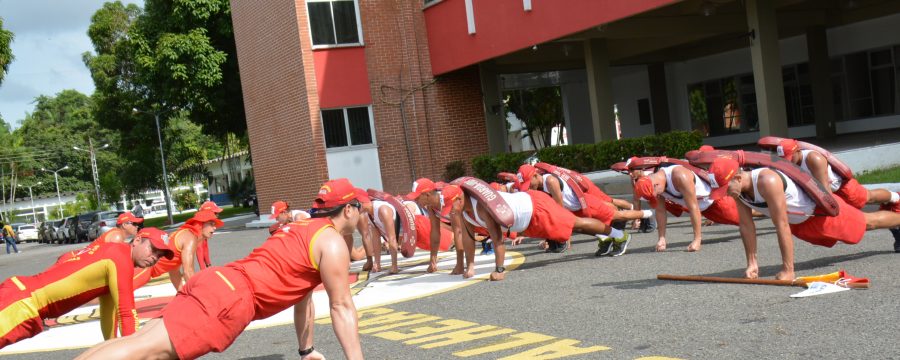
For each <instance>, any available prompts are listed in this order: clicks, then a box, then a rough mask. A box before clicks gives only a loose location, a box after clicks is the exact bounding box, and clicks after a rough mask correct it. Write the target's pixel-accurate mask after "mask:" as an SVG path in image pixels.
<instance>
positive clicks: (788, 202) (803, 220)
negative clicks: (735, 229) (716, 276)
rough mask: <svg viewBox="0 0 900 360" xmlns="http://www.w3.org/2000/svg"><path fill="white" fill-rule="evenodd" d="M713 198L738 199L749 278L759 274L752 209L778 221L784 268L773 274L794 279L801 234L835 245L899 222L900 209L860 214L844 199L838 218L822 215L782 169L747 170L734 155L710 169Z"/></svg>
mask: <svg viewBox="0 0 900 360" xmlns="http://www.w3.org/2000/svg"><path fill="white" fill-rule="evenodd" d="M709 177H710V179H709V180H710V181H709V182H710V186H711V187H712V189H713V190H712V192H711V193H710V198H711V199H713V200H718V199H720V198H722V197H723V196H725V195H726V194H727V195H729V196H731V197H733V198H735V199H737V200H738V201H737V208H738V215H739V217H740V232H741V238H742V239H743V241H744V252H745V253H746V256H747V270H746V272H745V275H746V277H748V278H751V279H754V278H757V277H758V276H759V265H758V263H757V259H756V225H755V224H754V223H753V215H752V213H751V211H750V210H751V209H754V210H757V211H759V212H761V213H763V214H765V215H767V216H769V217H770V218H772V222H773V223H774V224H775V232H776V233H777V236H778V246H779V248H780V249H781V262H782V266H781V271H779V272H778V273H777V274H776V275H775V278H776V279H779V280H794V278H795V275H794V241H793V238H792V235H793V236H796V237H797V238H799V239H801V240H804V241H806V242H809V243H811V244H814V245H819V246H825V247H832V246H834V245H835V244H836V243H837V242H838V241H840V242H843V243H847V244H856V243H859V241H860V240H862V238H863V235H864V234H865V232H866V230H872V229H882V228H890V227H895V226H900V213H895V212H890V211H876V212H872V213H866V212H862V211H860V210H859V209H857V208H855V207H852V206H850V205H849V204H847V203H846V202H845V201H844V200H843V199H841V198H840V197H834V200H835V201H836V202H837V203H838V205H839V209H840V210H839V214H838V215H837V216H824V215H818V214H817V212H816V208H817V204H816V202H815V201H814V200H813V199H812V198H811V197H810V196H809V195H808V194H807V193H806V192H805V191H804V190H803V189H802V188H801V187H800V186H799V185H797V184H796V183H795V182H794V180H792V179H791V178H789V177H788V176H787V175H785V174H784V173H783V172H781V171H778V170H775V169H770V168H766V167H758V168H752V169H749V170H743V169H741V168H740V166H739V165H738V162H737V161H735V160H734V159H730V158H717V159H715V160H714V161H713V162H712V164H710V167H709Z"/></svg>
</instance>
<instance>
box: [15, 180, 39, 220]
mask: <svg viewBox="0 0 900 360" xmlns="http://www.w3.org/2000/svg"><path fill="white" fill-rule="evenodd" d="M40 184H42V183H41V182H40V181H38V182H37V184H34V185H22V184H19V185H18V186H19V187H27V188H28V197H30V198H31V221H32V223H34V224H37V213H35V212H34V194H33V193H32V192H31V188H33V187H35V186H37V185H40Z"/></svg>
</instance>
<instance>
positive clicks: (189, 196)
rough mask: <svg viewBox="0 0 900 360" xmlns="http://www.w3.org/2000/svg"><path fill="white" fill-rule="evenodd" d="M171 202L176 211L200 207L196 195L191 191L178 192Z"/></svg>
mask: <svg viewBox="0 0 900 360" xmlns="http://www.w3.org/2000/svg"><path fill="white" fill-rule="evenodd" d="M173 201H174V202H175V206H176V207H178V211H184V210H185V209H191V208H194V207H196V206H198V205H200V199H199V198H198V197H197V193H195V192H193V191H191V190H184V191H180V192H178V193H177V194H175V196H174V197H173Z"/></svg>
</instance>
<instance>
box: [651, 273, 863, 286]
mask: <svg viewBox="0 0 900 360" xmlns="http://www.w3.org/2000/svg"><path fill="white" fill-rule="evenodd" d="M656 278H657V279H659V280H675V281H699V282H714V283H729V284H753V285H776V286H799V287H806V281H803V280H801V279H796V280H774V279H746V278H729V277H718V276H696V275H670V274H659V275H656ZM841 286H845V287H848V288H851V289H868V288H869V283H867V282H862V283H847V284H842V285H841Z"/></svg>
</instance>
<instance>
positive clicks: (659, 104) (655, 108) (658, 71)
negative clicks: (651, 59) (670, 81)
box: [647, 63, 672, 134]
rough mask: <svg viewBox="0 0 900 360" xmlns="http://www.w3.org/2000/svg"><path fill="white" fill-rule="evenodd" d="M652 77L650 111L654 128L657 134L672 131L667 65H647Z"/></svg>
mask: <svg viewBox="0 0 900 360" xmlns="http://www.w3.org/2000/svg"><path fill="white" fill-rule="evenodd" d="M647 75H648V77H649V78H650V107H651V109H650V111H651V113H652V114H653V130H654V132H656V133H657V134H662V133H667V132H669V131H672V120H671V119H670V118H669V93H668V91H667V90H666V66H665V64H663V63H655V64H650V65H647Z"/></svg>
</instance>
